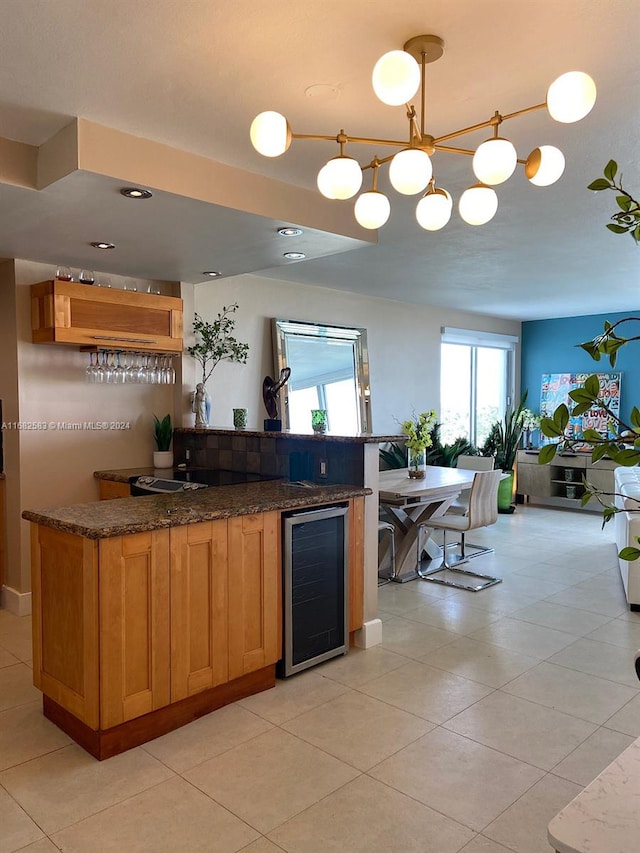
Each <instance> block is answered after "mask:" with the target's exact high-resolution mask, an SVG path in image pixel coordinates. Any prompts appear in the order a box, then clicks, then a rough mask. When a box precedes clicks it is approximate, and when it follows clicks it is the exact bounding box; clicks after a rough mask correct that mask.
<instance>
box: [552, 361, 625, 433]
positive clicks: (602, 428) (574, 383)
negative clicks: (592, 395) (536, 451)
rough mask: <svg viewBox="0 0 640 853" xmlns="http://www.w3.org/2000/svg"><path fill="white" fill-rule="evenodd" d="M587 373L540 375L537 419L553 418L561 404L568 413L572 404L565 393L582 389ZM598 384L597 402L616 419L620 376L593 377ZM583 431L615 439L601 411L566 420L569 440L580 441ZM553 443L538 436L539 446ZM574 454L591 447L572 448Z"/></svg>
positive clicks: (603, 375)
mask: <svg viewBox="0 0 640 853" xmlns="http://www.w3.org/2000/svg"><path fill="white" fill-rule="evenodd" d="M592 375H593V374H591V373H543V374H542V388H541V392H540V416H541V417H543V418H551V417H553V413H554V411H555V410H556V409H557V407H558V406H559V405H560V404H561V403H564V404H565V405H566V406H567V408H568V409H569V411H571V409H572V407H573V406H575V403H574V401H573V400H572V399H571V398H570V397H569V392H570V391H573V390H574V388H577V387H578V386H579V385H583V384H584V382H585V381H586V380H587V378H588V377H589V376H592ZM595 375H596V376H597V377H598V381H599V382H600V394H599V397H600V399H602V400H604V401H605V403H606V405H607V406H608V407H609V408H610V409H611V411H612V412H613V413H614V414H615V415H617V416H619V415H620V382H621V379H622V374H621V373H596V374H595ZM586 429H595V430H597V431H598V432H599V433H601V434H602V435H603V436H606V437H607V438H615V436H616V432H615V430H612V429H611V428H610V424H609V423H608V419H607V415H606V412H603V411H602V409H598V408H593V409H589V410H588V411H587V412H585V413H584V414H583V415H579V416H578V417H577V418H574V417H570V418H569V424H568V426H567V433H568V434H570V435H572V436H573V438H578V439H579V438H581V436H582V435H583V433H584V431H585V430H586ZM553 441H556V439H554V438H547V437H546V436H544V435H541V436H540V443H541V444H550V443H551V442H553ZM575 449H576V450H591V446H590V445H589V444H587V443H585V444H583V445H580V444H578V445H576V447H575Z"/></svg>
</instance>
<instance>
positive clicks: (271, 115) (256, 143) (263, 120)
mask: <svg viewBox="0 0 640 853" xmlns="http://www.w3.org/2000/svg"><path fill="white" fill-rule="evenodd" d="M249 136H250V137H251V144H252V145H253V147H254V148H255V149H256V151H257V152H258V153H259V154H262V155H263V156H264V157H279V156H280V155H281V154H284V152H285V151H286V150H287V149H288V147H289V146H290V145H291V128H290V127H289V122H288V121H287V120H286V118H285V117H284V116H283V115H281V114H280V113H276V112H274V111H273V110H267V111H266V112H264V113H260V115H257V116H256V117H255V118H254V120H253V121H252V122H251V128H250V129H249Z"/></svg>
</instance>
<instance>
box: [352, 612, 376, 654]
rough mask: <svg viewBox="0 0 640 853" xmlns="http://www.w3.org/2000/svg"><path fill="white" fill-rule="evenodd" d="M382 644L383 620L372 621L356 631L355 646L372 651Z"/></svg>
mask: <svg viewBox="0 0 640 853" xmlns="http://www.w3.org/2000/svg"><path fill="white" fill-rule="evenodd" d="M381 642H382V620H381V619H370V620H369V621H368V622H365V623H364V624H363V626H362V628H360V630H359V631H356V636H355V644H356V646H357V647H358V648H359V649H370V648H371V647H372V646H377V645H379V644H380V643H381Z"/></svg>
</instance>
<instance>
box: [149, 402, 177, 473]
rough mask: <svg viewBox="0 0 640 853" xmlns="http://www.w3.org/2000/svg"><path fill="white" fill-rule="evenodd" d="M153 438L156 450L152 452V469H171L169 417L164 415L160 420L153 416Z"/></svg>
mask: <svg viewBox="0 0 640 853" xmlns="http://www.w3.org/2000/svg"><path fill="white" fill-rule="evenodd" d="M153 437H154V439H155V442H156V447H157V448H158V449H157V450H154V451H153V467H154V468H173V450H170V449H169V448H170V447H171V439H172V438H173V429H172V426H171V415H165V416H164V417H163V418H162V420H160V418H158V417H157V416H156V415H154V416H153Z"/></svg>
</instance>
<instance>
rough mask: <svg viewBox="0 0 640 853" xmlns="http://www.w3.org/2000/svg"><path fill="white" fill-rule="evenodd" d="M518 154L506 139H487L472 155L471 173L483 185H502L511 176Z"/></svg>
mask: <svg viewBox="0 0 640 853" xmlns="http://www.w3.org/2000/svg"><path fill="white" fill-rule="evenodd" d="M517 163H518V154H517V153H516V149H515V148H514V147H513V145H512V143H511V142H509V140H508V139H502V138H501V137H497V138H495V139H487V140H486V142H483V143H482V145H479V146H478V148H477V150H476V153H475V154H474V155H473V171H474V174H475V176H476V178H477V179H478V180H479V181H482V183H483V184H489V185H491V186H494V185H495V184H502V183H504V181H506V180H508V179H509V178H510V177H511V175H513V173H514V171H515V168H516V165H517Z"/></svg>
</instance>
